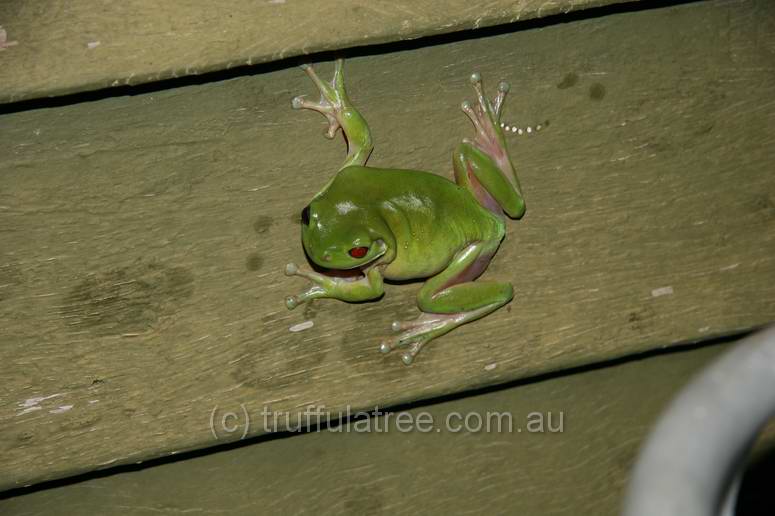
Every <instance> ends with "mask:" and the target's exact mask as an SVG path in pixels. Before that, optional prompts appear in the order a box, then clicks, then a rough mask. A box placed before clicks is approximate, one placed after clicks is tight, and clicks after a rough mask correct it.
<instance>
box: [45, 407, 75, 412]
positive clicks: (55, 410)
mask: <svg viewBox="0 0 775 516" xmlns="http://www.w3.org/2000/svg"><path fill="white" fill-rule="evenodd" d="M71 408H73V406H72V405H60V406H58V407H57V408H55V409H52V410H49V411H48V412H49V414H61V413H63V412H67V411H68V410H70V409H71Z"/></svg>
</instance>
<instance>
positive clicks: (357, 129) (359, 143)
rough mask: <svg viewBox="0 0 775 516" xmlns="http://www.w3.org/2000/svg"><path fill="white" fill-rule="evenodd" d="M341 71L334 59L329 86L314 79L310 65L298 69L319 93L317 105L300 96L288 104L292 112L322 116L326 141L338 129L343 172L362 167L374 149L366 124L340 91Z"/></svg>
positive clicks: (342, 62)
mask: <svg viewBox="0 0 775 516" xmlns="http://www.w3.org/2000/svg"><path fill="white" fill-rule="evenodd" d="M343 68H344V60H342V59H337V60H336V65H335V68H334V77H333V79H332V80H331V82H330V83H329V82H326V81H323V80H322V79H321V78H320V77H318V75H317V73H315V70H314V68H312V65H309V64H305V65H302V69H303V70H304V71H305V72H306V73H307V75H309V77H310V79H312V82H314V83H315V85H316V86H317V88H318V90H319V91H320V101H318V102H312V101H309V100H307V99H305V98H304V97H303V96H301V95H300V96H298V97H295V98H294V99H293V101H292V103H291V104H292V106H293V108H294V109H311V110H312V111H317V112H318V113H321V114H323V115H324V116H325V117H326V119H327V120H328V131H327V132H326V136H327V137H328V138H333V137H334V136H335V135H336V131H337V130H338V129H339V128H340V127H341V128H342V131H343V132H344V136H345V140H346V142H347V158H346V159H345V162H344V164H343V165H342V168H345V167H349V166H350V165H365V164H366V161H367V160H368V159H369V154H371V151H372V149H373V148H374V145H373V144H372V139H371V131H370V130H369V126H368V124H367V123H366V120H365V119H364V118H363V116H362V115H361V114H360V112H359V111H358V110H357V109H356V108H355V106H353V104H352V102H351V101H350V98H349V97H348V96H347V92H346V91H345V89H344V71H343Z"/></svg>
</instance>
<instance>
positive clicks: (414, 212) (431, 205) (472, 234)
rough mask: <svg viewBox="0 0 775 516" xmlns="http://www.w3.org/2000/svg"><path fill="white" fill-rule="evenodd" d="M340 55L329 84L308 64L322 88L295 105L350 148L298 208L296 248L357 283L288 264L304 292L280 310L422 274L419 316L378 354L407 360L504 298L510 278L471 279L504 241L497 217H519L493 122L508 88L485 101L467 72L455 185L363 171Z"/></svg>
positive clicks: (357, 297)
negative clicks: (469, 132) (398, 353)
mask: <svg viewBox="0 0 775 516" xmlns="http://www.w3.org/2000/svg"><path fill="white" fill-rule="evenodd" d="M342 65H343V63H342V60H338V61H337V62H336V69H335V72H334V77H333V80H332V81H331V83H327V82H324V81H322V80H321V79H320V78H319V77H318V76H317V74H316V73H315V72H314V70H313V69H312V67H311V66H309V65H305V66H303V67H302V68H304V70H305V71H306V72H307V74H308V75H309V76H310V78H311V79H312V80H313V82H314V83H315V84H316V85H317V87H318V89H319V90H320V93H321V99H320V101H319V102H311V101H309V100H306V99H304V98H302V97H296V98H294V99H293V107H294V108H296V109H302V108H304V109H311V110H314V111H318V112H320V113H322V114H323V115H325V116H326V118H327V119H328V122H329V128H328V133H327V135H328V137H329V138H333V137H334V135H335V134H336V131H337V130H338V129H339V128H340V127H341V128H342V130H343V132H344V133H345V136H346V139H347V142H348V153H347V158H346V160H345V163H344V165H343V166H342V168H341V169H340V170H339V172H338V173H337V174H336V176H334V178H333V179H332V180H330V181H329V182H328V184H326V186H325V187H324V188H323V189H322V190H321V191H320V192H319V193H318V194H317V195H315V197H314V198H313V199H312V201H310V203H309V205H308V206H307V207H306V208H304V210H302V217H301V218H302V243H303V245H304V249H305V251H306V253H307V256H308V257H309V258H310V259H311V260H312V261H313V262H315V263H316V264H317V265H319V266H321V267H323V268H326V269H339V270H348V269H357V270H359V271H361V272H362V274H359V275H358V276H350V277H337V276H330V275H325V274H320V273H318V272H315V271H312V270H308V269H300V268H299V267H298V266H297V265H295V264H293V263H289V264H288V265H287V266H286V271H285V272H286V274H287V275H289V276H290V275H297V276H302V277H305V278H307V279H309V280H311V281H312V282H313V285H312V286H311V287H310V288H309V289H307V290H306V291H304V292H302V293H301V294H299V295H296V296H291V297H288V298H287V299H286V305H287V306H288V308H289V309H292V308H295V307H296V306H298V305H299V304H300V303H303V302H305V301H307V300H310V299H315V298H321V297H330V298H336V299H341V300H344V301H365V300H369V299H375V298H378V297H379V296H381V295H382V294H383V292H384V291H383V280H385V279H387V280H406V279H413V278H429V279H428V280H427V281H426V283H425V285H423V287H422V289H420V292H419V294H418V296H417V306H418V307H419V308H420V310H421V311H422V314H421V315H420V317H418V318H417V319H416V320H414V321H409V322H403V323H402V322H394V323H393V325H392V326H393V330H394V331H396V332H399V333H398V335H396V336H394V337H392V338H388V339H385V340H383V342H382V344H381V346H380V349H381V350H382V351H383V352H386V353H387V352H389V351H390V350H392V349H394V348H395V347H398V346H406V347H407V349H406V351H405V352H404V353H403V355H402V359H403V361H404V362H405V363H406V364H409V363H411V362H412V360H413V359H414V357H415V355H416V354H417V353H418V352H419V351H420V349H421V348H422V346H423V345H424V344H425V343H427V342H428V341H430V340H431V339H433V338H436V337H439V336H441V335H443V334H445V333H447V332H449V331H450V330H452V329H454V328H456V327H457V326H460V325H461V324H464V323H466V322H469V321H472V320H475V319H479V318H481V317H484V316H485V315H487V314H489V313H491V312H493V311H495V310H496V309H498V308H499V307H501V306H503V305H504V304H506V303H508V302H509V301H510V300H511V299H512V297H513V291H512V287H511V285H510V284H508V283H485V282H479V283H476V282H474V281H473V280H474V279H476V278H477V277H478V276H479V275H480V274H481V273H482V272H483V271H484V269H485V268H486V267H487V265H488V264H489V262H490V259H491V258H492V256H493V255H494V254H495V252H496V251H497V249H498V246H499V245H500V242H501V240H502V239H503V236H504V234H505V217H504V213H505V215H508V216H509V217H512V218H519V217H521V216H522V215H523V214H524V212H525V203H524V200H523V198H522V193H521V191H520V187H519V182H518V180H517V176H516V173H515V172H514V168H513V166H512V164H511V161H510V159H509V155H508V152H507V151H506V145H505V141H504V136H503V131H502V129H501V127H500V113H501V108H502V105H503V100H504V98H505V96H506V92H507V91H508V85H507V84H506V83H503V82H502V83H500V85H499V86H498V95H497V96H496V97H495V99H494V100H493V101H492V102H491V101H490V100H488V99H487V98H486V97H485V96H484V93H483V91H482V86H481V79H480V77H479V75H478V74H473V75H472V76H471V82H472V84H473V85H474V88H475V90H476V93H477V103H476V104H475V105H474V106H472V105H471V104H469V103H468V102H463V104H462V106H461V107H462V109H463V111H464V112H465V113H466V115H468V117H469V118H470V119H471V121H472V122H473V124H474V128H475V130H476V131H475V136H474V138H473V139H472V140H468V139H464V140H463V143H461V144H460V145H459V146H458V148H457V150H456V151H455V153H454V154H453V165H454V170H455V182H454V183H453V182H451V181H449V180H447V179H445V178H443V177H441V176H438V175H435V174H431V173H428V172H419V171H415V170H395V169H381V168H372V167H366V166H365V164H366V160H367V159H368V157H369V154H370V153H371V150H372V148H373V145H372V138H371V133H370V132H369V128H368V125H367V124H366V121H365V120H364V119H363V117H362V116H361V114H360V113H359V112H358V111H357V110H356V109H355V107H354V106H353V105H352V103H351V102H350V100H349V98H348V97H347V94H346V92H345V89H344V77H343V72H342Z"/></svg>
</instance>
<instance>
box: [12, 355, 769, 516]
mask: <svg viewBox="0 0 775 516" xmlns="http://www.w3.org/2000/svg"><path fill="white" fill-rule="evenodd" d="M728 347H729V346H711V347H705V348H701V349H697V350H693V351H689V352H682V353H678V354H669V355H666V356H664V355H663V356H658V357H652V358H649V359H647V360H639V361H636V362H631V363H627V364H622V365H618V366H614V367H608V368H605V369H600V370H596V371H590V372H585V373H581V374H575V375H571V376H566V377H560V378H554V379H550V380H546V381H542V382H538V383H533V384H529V385H524V386H520V387H512V388H509V389H506V390H502V391H498V392H491V393H487V394H482V395H479V396H473V397H467V398H464V399H461V400H456V401H449V402H445V403H440V404H436V405H432V406H428V407H420V408H415V409H412V410H409V411H406V412H407V413H408V414H409V416H406V415H401V416H399V413H391V414H390V415H389V416H382V417H380V418H378V419H372V420H371V421H363V420H361V421H359V422H356V423H351V424H349V425H346V426H341V427H333V428H330V429H326V430H323V431H321V432H319V433H318V432H311V433H308V434H304V435H298V436H292V437H289V438H284V439H277V440H271V441H267V442H261V443H257V444H253V445H250V446H246V447H240V448H237V449H233V450H229V451H226V452H222V453H214V454H210V455H207V456H203V457H198V458H194V459H191V460H185V461H179V462H174V463H168V464H164V465H159V466H155V467H152V468H148V469H145V470H140V471H133V472H125V473H121V474H117V475H111V476H109V477H105V478H97V479H92V480H89V481H86V482H82V483H78V484H74V485H69V486H65V487H58V488H54V489H46V490H43V491H39V492H36V493H32V494H29V495H23V496H17V497H15V498H10V499H6V500H3V501H0V512H2V513H3V514H4V515H6V516H17V515H18V516H21V515H25V516H36V515H45V516H57V515H60V514H61V515H70V514H115V513H120V514H123V515H127V516H141V515H151V514H180V513H194V514H196V513H203V514H208V513H220V512H225V513H228V514H233V515H241V514H245V515H248V514H250V515H253V514H319V515H326V514H353V515H361V514H542V515H553V516H562V515H567V516H576V515H580V514H582V515H597V516H606V515H611V516H613V515H616V514H619V512H620V507H621V498H622V494H623V490H624V488H625V486H626V484H627V482H628V476H629V472H630V469H631V467H632V465H633V463H634V461H635V460H636V457H637V453H638V449H639V447H640V445H641V442H642V440H643V438H644V437H645V436H646V435H647V433H648V431H649V430H650V429H651V427H652V425H653V423H654V421H655V420H656V418H657V417H658V415H659V414H660V413H661V412H662V410H663V409H664V407H665V405H666V404H667V402H668V401H669V400H670V399H671V398H672V397H673V396H674V395H675V394H676V392H677V391H678V389H679V388H680V387H682V386H683V385H684V384H685V383H686V382H687V381H688V379H689V378H690V377H691V376H692V375H694V374H695V373H696V372H697V371H698V370H699V369H700V368H702V367H705V366H706V365H707V364H708V363H709V362H710V361H711V360H713V359H714V358H716V357H717V356H718V355H719V354H720V353H721V352H723V351H724V350H725V349H727V348H728ZM539 415H540V416H539ZM398 418H401V421H402V422H401V423H397V421H398ZM464 418H468V424H467V425H466V424H465V423H464V422H465V421H466V419H464ZM541 420H543V422H544V423H545V425H544V427H543V431H535V430H538V429H540V427H539V426H538V424H537V423H538V422H539V421H541ZM409 421H419V422H420V425H419V428H420V429H421V430H425V431H424V432H421V431H420V430H418V429H415V430H412V431H409V429H411V428H412V424H410V423H409ZM448 421H449V426H448V423H447V422H448ZM528 421H531V422H532V425H531V426H529V425H528ZM480 422H481V429H480V430H479V431H476V429H477V427H478V426H479V425H480ZM509 422H510V423H509ZM488 425H489V426H488ZM458 428H462V430H461V431H460V432H455V430H457V429H458ZM436 429H438V430H439V431H438V432H437V431H436ZM428 430H430V431H428ZM560 430H561V431H560ZM773 437H775V435H772V434H770V435H769V436H767V438H766V439H763V440H762V442H761V444H762V445H763V449H762V450H761V451H760V454H759V455H761V454H762V453H766V451H767V445H768V444H769V445H770V446H771V445H772V444H773V442H775V439H773ZM745 493H746V484H745V483H744V484H743V496H744V497H745ZM746 514H747V513H746Z"/></svg>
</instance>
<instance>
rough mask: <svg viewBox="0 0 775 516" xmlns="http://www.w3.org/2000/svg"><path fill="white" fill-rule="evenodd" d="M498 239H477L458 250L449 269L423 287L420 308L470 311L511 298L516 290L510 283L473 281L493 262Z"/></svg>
mask: <svg viewBox="0 0 775 516" xmlns="http://www.w3.org/2000/svg"><path fill="white" fill-rule="evenodd" d="M499 243H500V241H498V240H490V241H485V242H477V243H474V244H470V245H468V246H467V247H465V248H464V249H462V250H461V251H459V252H458V253H457V254H456V255H455V258H454V259H453V260H452V262H451V263H450V265H449V266H448V267H447V268H446V269H444V270H443V271H442V272H440V273H439V274H437V275H436V276H434V277H432V278H431V279H429V280H428V281H427V282H426V283H425V285H423V287H422V288H421V289H420V292H419V294H417V306H418V307H419V308H420V310H422V311H423V312H429V313H438V314H450V313H461V312H469V311H472V310H477V309H479V308H483V307H486V306H492V309H493V310H494V309H495V308H497V307H499V306H501V305H504V304H506V303H508V302H509V301H511V298H512V297H513V295H514V294H513V290H512V287H511V285H510V284H509V283H491V282H481V283H474V282H473V280H474V279H475V278H476V277H478V276H479V275H480V274H481V273H482V271H484V269H485V268H486V267H487V264H488V263H490V259H491V258H492V255H493V254H495V251H497V249H498V245H499ZM483 315H484V314H483Z"/></svg>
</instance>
